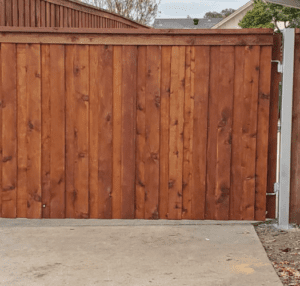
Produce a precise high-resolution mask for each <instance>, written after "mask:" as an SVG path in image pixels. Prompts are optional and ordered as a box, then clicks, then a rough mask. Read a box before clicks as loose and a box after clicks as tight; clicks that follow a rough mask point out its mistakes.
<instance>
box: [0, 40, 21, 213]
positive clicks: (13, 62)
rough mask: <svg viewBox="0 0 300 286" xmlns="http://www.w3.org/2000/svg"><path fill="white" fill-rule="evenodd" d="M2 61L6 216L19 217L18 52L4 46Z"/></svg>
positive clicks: (3, 167)
mask: <svg viewBox="0 0 300 286" xmlns="http://www.w3.org/2000/svg"><path fill="white" fill-rule="evenodd" d="M1 61H2V83H1V88H2V194H1V195H2V217H4V218H15V217H16V215H17V130H16V124H17V88H16V81H17V49H16V45H13V44H2V45H1Z"/></svg>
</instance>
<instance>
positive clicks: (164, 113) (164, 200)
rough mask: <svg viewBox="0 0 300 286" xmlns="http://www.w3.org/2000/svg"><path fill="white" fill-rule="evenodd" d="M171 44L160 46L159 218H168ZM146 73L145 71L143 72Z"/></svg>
mask: <svg viewBox="0 0 300 286" xmlns="http://www.w3.org/2000/svg"><path fill="white" fill-rule="evenodd" d="M171 53H172V47H171V46H162V47H161V57H162V59H161V74H162V77H161V103H160V147H159V151H160V155H159V158H160V161H159V163H160V166H159V178H160V182H159V218H160V219H167V218H168V201H169V127H170V84H171ZM145 73H146V72H145Z"/></svg>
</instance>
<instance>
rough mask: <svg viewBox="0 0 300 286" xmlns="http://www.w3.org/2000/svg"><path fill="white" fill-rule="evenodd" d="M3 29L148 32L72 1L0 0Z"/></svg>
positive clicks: (120, 18) (0, 24)
mask: <svg viewBox="0 0 300 286" xmlns="http://www.w3.org/2000/svg"><path fill="white" fill-rule="evenodd" d="M0 26H15V27H17V26H18V27H61V28H62V27H65V28H149V27H147V26H145V25H141V24H139V23H137V22H135V21H131V20H129V19H127V18H125V17H122V16H120V15H117V14H115V13H110V12H108V11H105V10H103V9H99V8H97V7H94V6H92V5H87V4H85V3H82V2H80V1H73V0H0Z"/></svg>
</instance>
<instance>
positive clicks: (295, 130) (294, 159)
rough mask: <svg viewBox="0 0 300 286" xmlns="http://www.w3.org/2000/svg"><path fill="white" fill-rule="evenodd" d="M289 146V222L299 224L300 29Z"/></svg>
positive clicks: (297, 40)
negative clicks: (290, 142)
mask: <svg viewBox="0 0 300 286" xmlns="http://www.w3.org/2000/svg"><path fill="white" fill-rule="evenodd" d="M294 63H295V64H294V89H293V116H292V144H291V181H290V214H289V215H290V222H291V223H297V224H300V183H299V178H300V164H299V163H300V139H299V133H300V29H296V34H295V55H294Z"/></svg>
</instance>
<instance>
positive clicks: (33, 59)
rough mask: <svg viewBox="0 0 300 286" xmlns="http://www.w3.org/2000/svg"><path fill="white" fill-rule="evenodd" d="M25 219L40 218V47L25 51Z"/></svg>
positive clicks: (35, 46) (36, 46) (33, 45)
mask: <svg viewBox="0 0 300 286" xmlns="http://www.w3.org/2000/svg"><path fill="white" fill-rule="evenodd" d="M26 94H27V125H28V128H27V194H28V197H27V217H28V218H41V212H42V205H41V195H42V193H41V190H42V189H41V125H42V124H41V63H40V45H39V44H32V45H28V50H27V88H26Z"/></svg>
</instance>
